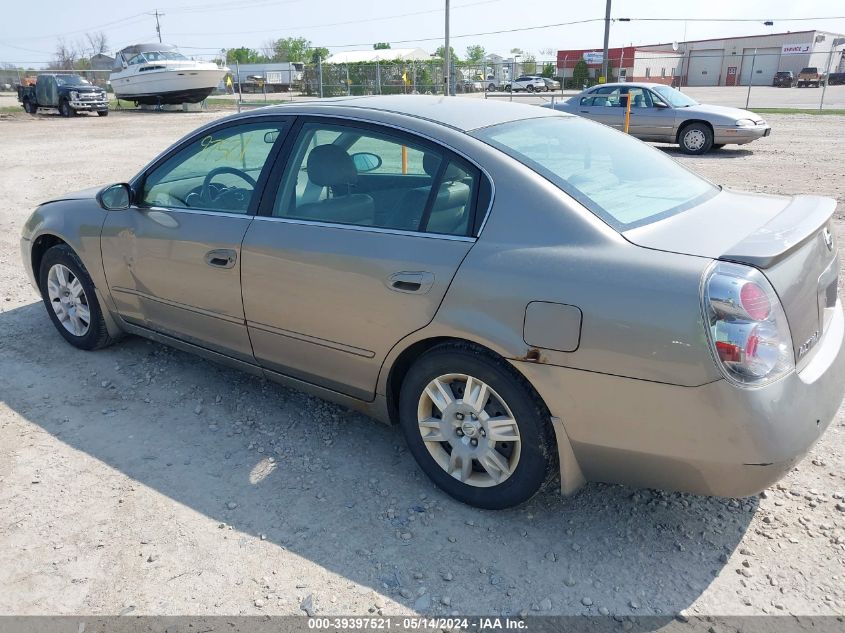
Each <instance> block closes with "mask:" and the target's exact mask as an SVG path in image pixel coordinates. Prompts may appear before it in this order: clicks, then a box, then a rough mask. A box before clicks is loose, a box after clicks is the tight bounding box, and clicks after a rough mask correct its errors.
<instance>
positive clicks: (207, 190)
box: [200, 165, 258, 201]
mask: <svg viewBox="0 0 845 633" xmlns="http://www.w3.org/2000/svg"><path fill="white" fill-rule="evenodd" d="M219 174H233V175H235V176H237V177H238V178H240V179H241V180H243V181H244V182H246V183H248V184H250V185H251V186H252V188H253V189H255V188H256V187H257V186H258V183H257V182H255V179H254V178H253V177H252V176H250V175H249V174H248V173H246V172H245V171H241V170H240V169H236V168H235V167H227V166H225V165H224V166H222V167H215V168H214V169H212V170H211V171H210V172H208V173H207V174H206V175H205V178H204V179H203V181H202V189H201V190H200V196H201V197H202V199H203V200H208V201H212V200H215V199H216V198H218V197H219V196H220V193H219V192H218V193H216V194H215V195H214V197H213V198H212V196H211V181H212V179H213V178H214V177H215V176H217V175H219Z"/></svg>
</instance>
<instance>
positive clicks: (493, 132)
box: [472, 116, 719, 231]
mask: <svg viewBox="0 0 845 633" xmlns="http://www.w3.org/2000/svg"><path fill="white" fill-rule="evenodd" d="M472 134H473V136H475V137H476V138H478V139H480V140H482V141H484V142H485V143H488V144H490V145H492V146H493V147H496V148H498V149H500V150H501V151H503V152H504V153H506V154H508V155H509V156H512V157H513V158H515V159H516V160H518V161H519V162H521V163H523V164H525V165H527V166H528V167H530V168H531V169H533V170H534V171H536V172H537V173H539V174H540V175H541V176H543V177H545V178H546V179H548V180H550V181H551V182H552V183H554V184H555V185H557V186H558V187H560V189H562V190H563V191H565V192H566V193H567V194H569V195H570V196H572V197H573V198H575V199H576V200H577V201H578V202H580V203H581V204H583V205H584V206H585V207H587V209H589V210H590V211H592V212H593V213H594V214H596V215H597V216H599V217H600V218H601V219H602V220H604V221H605V222H607V223H608V224H610V225H611V226H612V227H614V228H615V229H616V230H618V231H626V230H628V229H632V228H635V227H638V226H642V225H644V224H650V223H651V222H655V221H657V220H661V219H663V218H666V217H669V216H670V215H674V214H676V213H680V212H681V211H683V210H685V209H688V208H690V207H693V206H696V205H698V204H701V203H702V202H703V201H704V200H706V199H708V198H710V197H711V196H714V195H716V193H718V191H719V189H718V188H717V187H716V186H714V185H712V184H711V183H709V182H708V181H706V180H704V179H703V178H701V177H700V176H697V175H695V174H694V173H692V172H691V171H688V170H687V169H685V168H684V167H682V166H681V165H680V164H678V163H676V162H675V161H674V160H672V159H671V158H669V157H668V156H666V154H664V153H663V152H662V151H661V150H658V149H654V148H653V147H650V146H648V145H646V144H645V143H642V142H641V141H638V140H636V139H634V138H632V137H630V136H628V135H626V134H623V133H621V132H618V131H617V130H614V129H612V128H609V127H607V126H605V125H601V124H599V123H594V122H592V121H587V120H586V119H582V118H579V117H564V116H560V117H548V118H539V119H525V120H522V121H512V122H510V123H502V124H500V125H494V126H491V127H487V128H482V129H480V130H476V131H475V132H473V133H472Z"/></svg>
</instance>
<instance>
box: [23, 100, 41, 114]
mask: <svg viewBox="0 0 845 633" xmlns="http://www.w3.org/2000/svg"><path fill="white" fill-rule="evenodd" d="M23 109H24V112H26V113H28V114H35V113H36V112H37V111H38V106H36V105H35V104H34V103H33V102H32V101H30V100H29V99H27V100H26V101H24V102H23Z"/></svg>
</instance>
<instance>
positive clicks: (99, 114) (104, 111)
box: [97, 110, 109, 116]
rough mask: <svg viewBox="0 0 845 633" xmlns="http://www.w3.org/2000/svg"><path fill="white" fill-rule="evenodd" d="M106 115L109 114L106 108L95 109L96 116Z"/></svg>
mask: <svg viewBox="0 0 845 633" xmlns="http://www.w3.org/2000/svg"><path fill="white" fill-rule="evenodd" d="M108 115H109V111H108V110H97V116H108Z"/></svg>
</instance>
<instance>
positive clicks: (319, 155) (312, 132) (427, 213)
mask: <svg viewBox="0 0 845 633" xmlns="http://www.w3.org/2000/svg"><path fill="white" fill-rule="evenodd" d="M478 182H479V174H478V171H477V170H476V169H475V168H474V167H472V166H470V165H469V164H467V163H465V162H464V161H463V160H461V159H458V158H455V157H450V156H449V155H448V154H447V153H446V152H445V151H441V150H438V149H435V148H433V147H431V146H429V145H427V144H422V143H417V142H416V141H414V140H413V139H410V138H405V137H404V136H398V135H394V134H393V133H387V132H385V133H382V132H377V131H374V130H371V129H367V128H358V127H355V126H346V125H334V124H318V123H306V124H305V125H303V126H302V129H301V131H300V133H299V135H298V138H297V140H296V142H295V143H294V147H293V151H292V153H291V156H290V158H289V160H288V168H287V170H286V173H285V176H284V177H283V179H282V182H281V184H280V186H279V189H278V193H277V196H276V200H275V203H274V205H273V215H274V216H275V217H280V218H289V219H296V220H310V221H314V222H324V223H329V224H350V225H355V226H362V227H374V228H381V229H396V230H404V231H416V232H428V233H438V234H445V235H461V236H465V235H468V234H469V233H470V232H471V228H472V223H473V210H474V207H475V197H476V194H477V189H478Z"/></svg>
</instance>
